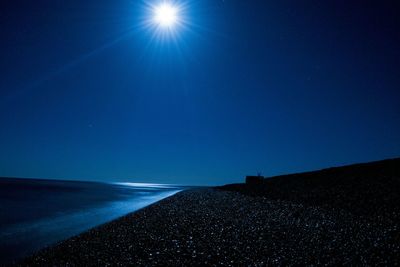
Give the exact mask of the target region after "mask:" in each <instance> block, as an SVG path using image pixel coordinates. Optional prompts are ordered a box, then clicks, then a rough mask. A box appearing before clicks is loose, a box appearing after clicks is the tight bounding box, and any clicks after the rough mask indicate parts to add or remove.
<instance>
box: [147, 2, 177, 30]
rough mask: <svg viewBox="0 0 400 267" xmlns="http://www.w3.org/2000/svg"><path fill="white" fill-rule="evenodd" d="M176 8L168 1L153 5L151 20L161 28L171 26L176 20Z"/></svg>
mask: <svg viewBox="0 0 400 267" xmlns="http://www.w3.org/2000/svg"><path fill="white" fill-rule="evenodd" d="M178 13H179V12H178V8H177V7H176V6H174V5H172V4H170V3H167V2H165V3H161V4H159V5H157V6H155V7H154V10H153V20H154V22H155V23H156V25H158V26H159V27H161V28H167V29H168V28H169V29H171V28H173V27H174V26H175V25H176V24H177V22H178V20H179V14H178Z"/></svg>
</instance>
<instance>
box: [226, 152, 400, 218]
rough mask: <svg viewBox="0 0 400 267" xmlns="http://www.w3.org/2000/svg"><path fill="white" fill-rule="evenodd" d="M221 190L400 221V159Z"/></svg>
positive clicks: (299, 174)
mask: <svg viewBox="0 0 400 267" xmlns="http://www.w3.org/2000/svg"><path fill="white" fill-rule="evenodd" d="M218 189H221V190H228V191H238V192H241V193H244V194H246V195H252V196H263V197H266V198H268V199H280V200H289V201H293V202H296V203H303V204H307V205H314V206H323V207H327V208H332V209H345V210H347V211H350V212H351V213H353V214H354V215H361V216H366V217H374V219H378V220H382V219H384V221H386V220H389V221H392V220H395V221H396V220H397V219H400V218H399V203H400V158H396V159H389V160H383V161H377V162H371V163H364V164H355V165H349V166H344V167H336V168H329V169H323V170H319V171H313V172H305V173H298V174H291V175H283V176H276V177H271V178H266V179H265V180H264V181H263V183H262V184H259V185H248V184H231V185H225V186H222V187H218Z"/></svg>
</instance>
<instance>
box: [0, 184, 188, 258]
mask: <svg viewBox="0 0 400 267" xmlns="http://www.w3.org/2000/svg"><path fill="white" fill-rule="evenodd" d="M183 189H184V187H180V186H174V185H161V184H139V183H118V184H117V183H114V184H111V183H109V184H107V183H92V182H79V181H55V180H36V179H12V178H0V264H6V263H10V262H12V261H15V260H18V259H21V258H23V257H25V256H28V255H30V254H32V253H34V252H35V251H38V250H39V249H41V248H43V247H46V246H49V245H52V244H54V243H57V242H59V241H61V240H64V239H66V238H69V237H71V236H74V235H77V234H79V233H81V232H84V231H85V230H88V229H90V228H93V227H95V226H98V225H100V224H103V223H106V222H109V221H111V220H113V219H116V218H118V217H121V216H123V215H126V214H128V213H130V212H133V211H135V210H138V209H140V208H143V207H145V206H147V205H150V204H152V203H154V202H157V201H159V200H161V199H163V198H166V197H168V196H171V195H173V194H175V193H177V192H179V191H181V190H183Z"/></svg>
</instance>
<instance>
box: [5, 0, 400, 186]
mask: <svg viewBox="0 0 400 267" xmlns="http://www.w3.org/2000/svg"><path fill="white" fill-rule="evenodd" d="M371 2H372V1H371ZM373 2H374V3H368V1H266V0H257V1H243V0H225V1H223V0H201V1H200V0H199V1H184V0H182V1H178V0H177V1H174V3H175V5H177V6H182V10H181V12H180V16H181V17H180V18H181V19H182V23H181V25H178V26H177V27H175V28H174V29H173V30H168V31H165V32H162V31H161V30H160V29H158V28H157V29H156V28H155V27H152V26H151V25H149V23H148V21H149V16H150V17H151V16H152V14H150V13H151V12H149V4H150V3H152V4H156V3H157V0H155V1H139V0H138V1H135V0H129V1H128V0H120V1H111V0H69V1H65V0H37V1H28V0H26V1H20V0H13V1H2V2H1V3H0V34H1V42H0V72H1V76H0V77H1V79H0V176H10V177H40V178H54V179H77V180H100V181H131V182H134V181H135V182H159V183H183V184H224V183H232V182H238V181H242V180H243V177H244V176H245V175H246V174H256V173H257V172H262V174H264V175H266V176H270V175H277V174H284V173H292V172H298V171H307V170H314V169H319V168H323V167H331V166H337V165H344V164H350V163H356V162H365V161H372V160H379V159H384V158H391V157H396V156H399V155H400V138H399V137H400V16H399V10H400V9H399V7H398V6H396V4H395V3H396V1H373ZM397 5H398V4H397Z"/></svg>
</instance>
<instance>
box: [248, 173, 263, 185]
mask: <svg viewBox="0 0 400 267" xmlns="http://www.w3.org/2000/svg"><path fill="white" fill-rule="evenodd" d="M263 181H264V177H263V176H261V175H257V176H246V184H249V185H254V184H262V183H263Z"/></svg>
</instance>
